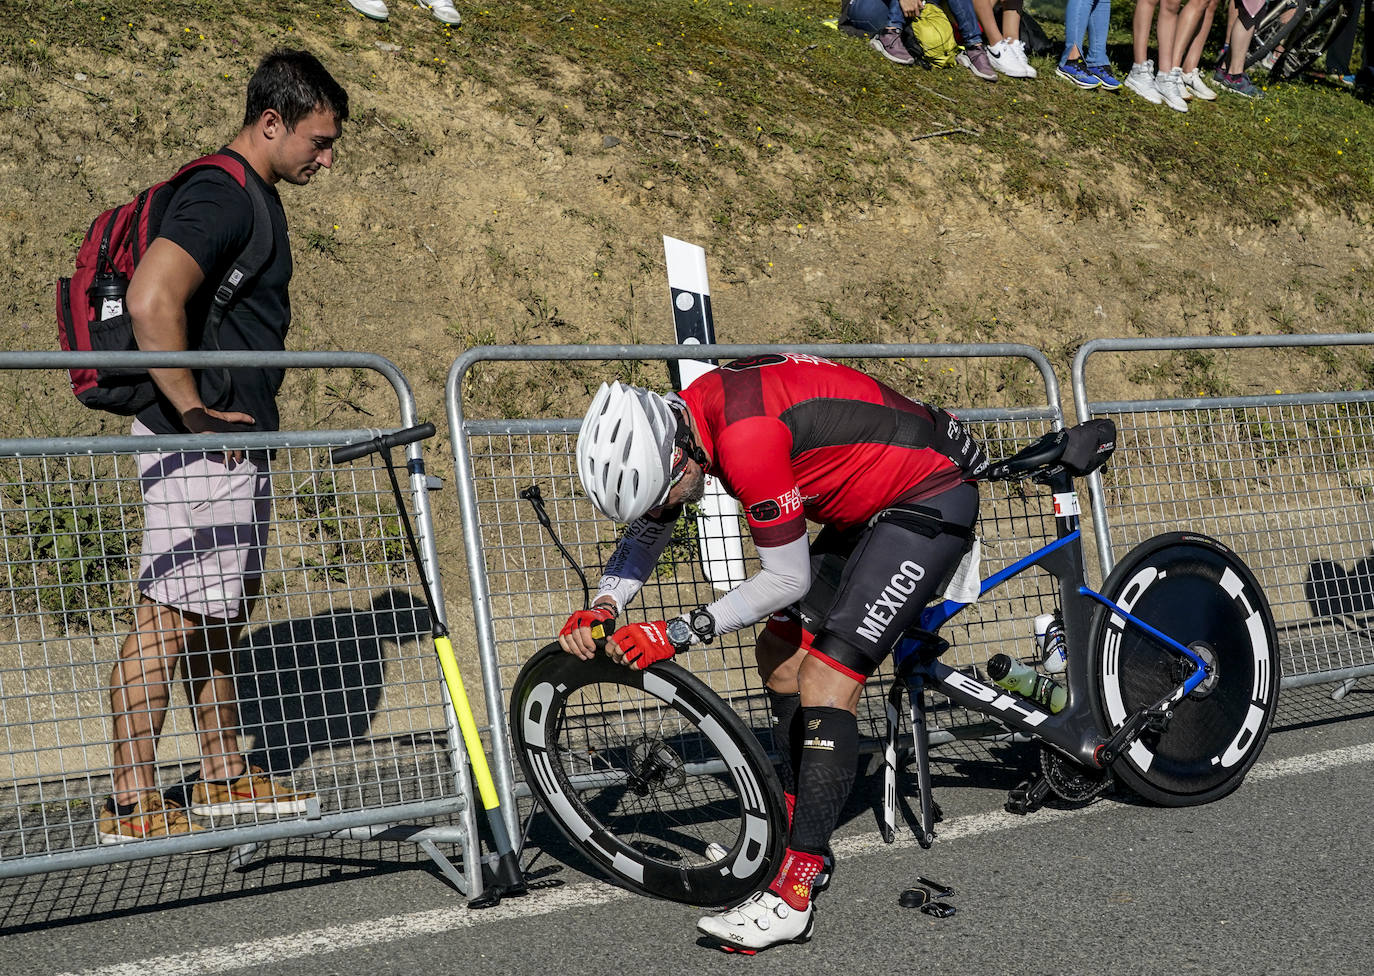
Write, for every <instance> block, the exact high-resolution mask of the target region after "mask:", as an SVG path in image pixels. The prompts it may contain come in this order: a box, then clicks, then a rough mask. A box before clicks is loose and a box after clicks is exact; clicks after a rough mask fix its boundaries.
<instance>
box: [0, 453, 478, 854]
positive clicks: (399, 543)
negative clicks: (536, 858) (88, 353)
mask: <svg viewBox="0 0 1374 976" xmlns="http://www.w3.org/2000/svg"><path fill="white" fill-rule="evenodd" d="M91 444H92V450H91V453H72V454H53V455H49V456H24V457H15V456H11V457H6V458H2V459H0V526H2V527H3V532H2V533H0V560H3V576H0V583H2V584H3V588H0V601H2V602H0V607H2V608H3V611H4V616H5V617H6V620H5V622H4V623H3V624H0V864H3V863H4V862H6V861H10V860H12V859H22V858H26V857H30V856H34V855H40V854H49V853H55V852H62V851H74V850H81V849H84V848H91V847H94V846H96V845H97V844H98V843H99V840H98V836H97V820H98V818H99V816H100V811H101V808H102V807H103V805H104V801H105V798H106V796H107V795H108V794H109V793H110V792H111V770H112V765H113V763H114V752H115V746H116V739H115V733H114V731H113V724H112V723H113V720H114V710H113V708H112V698H111V694H112V681H113V677H112V676H113V674H114V673H115V670H116V667H117V665H118V664H119V662H120V659H121V654H122V653H124V652H128V651H129V650H130V646H129V645H126V637H127V635H128V634H129V633H130V632H131V630H132V629H133V627H134V622H135V614H136V613H137V612H138V608H139V602H140V597H139V585H138V578H139V575H140V562H139V554H140V549H141V544H142V542H141V540H142V532H143V528H144V526H143V507H142V494H141V489H140V464H139V459H138V456H137V455H133V454H120V453H115V452H111V451H102V449H101V447H100V443H99V441H98V440H93V441H92V442H91ZM202 457H203V455H202ZM402 477H403V478H404V477H405V476H404V472H403V473H402ZM271 482H272V496H273V497H272V511H271V518H270V522H269V526H270V527H269V531H268V533H267V536H266V547H265V559H264V566H263V576H262V595H261V598H260V599H259V600H258V601H257V605H256V606H255V607H254V608H253V611H252V613H251V617H250V618H249V620H248V623H247V625H246V627H245V628H244V629H243V632H242V635H241V637H240V638H239V640H238V643H237V646H236V647H235V648H234V650H233V652H232V654H233V661H234V677H233V678H232V680H231V682H230V683H229V684H228V685H222V686H221V687H220V688H219V689H218V700H217V702H215V703H214V705H213V707H216V708H217V709H218V710H219V711H218V714H221V715H222V716H223V717H224V718H225V720H226V721H227V722H228V723H229V724H231V725H232V724H233V723H234V720H235V718H236V719H237V724H238V727H239V735H238V737H237V742H236V743H235V744H231V746H230V748H234V746H235V745H236V746H237V748H238V749H239V750H240V751H241V752H242V753H244V754H245V755H246V756H247V758H248V760H249V762H251V763H253V764H255V765H257V766H259V767H261V768H262V769H263V770H265V771H267V772H268V773H270V774H271V776H272V777H274V778H275V779H276V780H277V781H278V783H279V784H280V786H281V788H283V789H289V790H291V791H294V792H295V793H297V794H301V796H299V797H298V800H299V803H298V805H299V806H300V808H301V811H302V812H299V813H293V814H291V815H289V818H295V819H299V820H300V824H301V832H302V833H304V832H308V831H309V830H310V829H311V824H312V822H318V818H319V817H321V816H323V817H328V816H329V815H331V814H335V813H352V812H357V811H365V810H377V811H383V812H381V813H379V814H378V816H377V820H382V819H384V817H385V813H384V811H385V809H386V808H387V807H389V806H392V805H395V804H400V803H408V804H414V803H417V802H420V803H423V802H426V801H439V800H452V799H453V798H455V797H456V796H458V792H457V788H456V786H455V778H454V775H453V771H452V763H451V761H450V758H449V743H448V741H447V733H446V731H445V729H446V727H447V725H446V709H445V706H444V703H443V698H442V691H441V688H442V685H441V683H440V681H439V680H438V674H437V666H436V664H435V663H434V661H433V657H434V655H433V650H432V648H431V645H430V640H429V616H428V610H427V609H426V606H425V602H424V597H423V592H422V589H421V587H420V583H419V578H418V576H417V575H416V573H417V571H416V569H415V567H414V565H413V563H412V561H411V559H410V557H409V555H408V552H407V550H406V547H405V544H404V539H403V535H402V530H401V526H400V522H399V520H398V518H397V515H396V509H395V503H394V500H393V496H392V492H391V487H390V482H389V480H388V479H387V474H386V471H385V469H384V468H383V467H382V466H381V462H380V460H379V459H377V458H375V457H374V458H371V459H365V460H363V461H359V462H355V463H353V464H349V465H344V466H340V467H338V468H335V467H334V466H333V465H331V463H330V461H329V458H328V451H327V450H325V449H313V450H307V449H302V448H292V449H282V450H278V451H277V452H275V458H274V460H273V461H272V463H271ZM402 484H403V485H404V484H405V482H404V481H403V482H402ZM409 497H413V496H409ZM418 528H419V530H420V531H422V532H423V531H425V526H424V525H421V526H418ZM205 619H206V620H207V621H209V624H208V625H207V626H206V627H204V628H200V629H198V630H195V631H193V636H192V637H191V646H192V647H193V648H194V647H197V646H203V645H199V644H198V643H197V642H199V641H202V640H211V641H213V640H215V639H217V638H216V637H214V636H213V634H214V632H215V631H216V629H217V628H216V626H214V624H215V621H214V620H213V619H212V618H205ZM218 630H219V631H220V632H221V636H222V632H223V630H224V628H223V625H222V623H221V624H219V626H218ZM160 633H161V634H162V635H163V636H166V637H168V638H170V635H171V631H170V630H167V629H163V630H161V631H160ZM122 648H123V649H124V651H123V652H122V650H121V649H122ZM135 656H136V655H135ZM196 657H197V655H196V654H191V655H189V656H186V657H181V658H179V659H178V660H179V664H180V668H179V671H178V673H177V674H176V675H174V676H170V677H169V680H167V681H165V682H164V681H162V680H160V677H159V676H158V675H157V674H155V673H153V672H151V671H150V670H148V669H147V667H146V666H144V665H142V664H139V663H138V662H137V661H133V662H130V661H127V660H126V662H125V670H126V672H127V671H128V669H129V668H131V667H132V668H134V669H135V673H137V674H140V675H142V679H141V680H134V681H133V682H132V684H133V685H136V686H139V689H140V690H141V691H143V692H145V693H144V694H141V695H139V696H138V697H139V698H140V699H141V700H142V701H144V702H147V701H153V702H154V705H144V706H142V707H141V709H139V710H140V711H141V712H142V713H143V714H142V716H141V717H142V719H143V722H144V726H145V727H146V726H147V725H148V724H150V723H151V722H152V721H153V720H154V718H155V712H156V708H155V701H156V697H157V695H158V693H159V691H165V692H166V693H170V708H169V710H168V712H167V716H166V724H165V726H164V728H163V734H162V736H161V740H160V742H159V744H158V749H157V765H156V778H157V782H158V785H159V787H160V788H161V791H162V792H163V794H164V796H165V797H166V798H167V799H169V800H172V801H173V802H181V803H183V804H185V803H186V802H187V794H188V792H189V791H190V790H191V789H192V787H193V785H194V783H195V781H196V780H197V778H198V776H199V765H200V761H201V754H202V749H203V748H204V749H209V748H213V746H211V745H210V744H209V743H208V741H205V737H204V736H198V734H197V725H196V722H195V721H193V718H192V715H191V710H190V709H189V707H188V706H187V695H188V694H190V693H191V692H189V691H188V689H187V683H186V674H187V668H188V664H187V662H188V661H190V660H194V659H196ZM199 657H200V658H201V659H202V660H203V658H204V655H203V654H201V655H199ZM213 688H214V686H213V685H207V686H206V689H205V691H204V692H203V696H208V695H210V693H211V689H213ZM208 701H209V699H208V698H207V697H202V699H201V702H202V704H205V703H206V702H208ZM206 714H208V713H205V712H202V713H201V715H202V717H204V716H205V715H206ZM202 724H205V723H203V722H202ZM207 734H208V733H207ZM221 748H222V747H221ZM446 808H447V809H452V808H453V804H452V803H451V802H450V803H447V804H446ZM436 809H437V807H436ZM279 819H281V816H280V815H275V816H274V815H268V814H264V813H262V812H260V810H254V811H250V812H243V811H240V812H237V813H234V814H232V815H221V816H215V817H213V818H207V817H201V816H192V817H191V818H190V820H191V823H192V824H193V826H194V827H195V828H198V829H200V830H203V831H207V832H208V833H210V834H213V835H214V841H213V843H212V842H207V846H224V844H225V843H228V842H232V840H233V830H234V829H235V828H236V827H242V826H245V825H251V824H256V823H261V822H266V821H268V820H272V821H277V820H279Z"/></svg>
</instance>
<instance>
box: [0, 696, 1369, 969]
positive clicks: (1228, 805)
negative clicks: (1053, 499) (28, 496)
mask: <svg viewBox="0 0 1374 976" xmlns="http://www.w3.org/2000/svg"><path fill="white" fill-rule="evenodd" d="M1329 690H1330V689H1329V688H1321V689H1309V690H1302V691H1293V692H1289V693H1287V694H1286V695H1285V697H1284V700H1283V702H1282V704H1281V707H1280V713H1279V717H1278V721H1277V723H1276V726H1275V730H1274V732H1273V734H1272V735H1271V737H1270V740H1269V744H1268V746H1267V748H1266V750H1265V753H1264V756H1263V757H1262V759H1261V761H1260V763H1259V765H1257V766H1256V767H1255V769H1254V770H1253V771H1252V773H1251V775H1250V777H1249V779H1248V780H1247V781H1246V783H1245V785H1244V786H1243V787H1242V788H1241V789H1240V790H1239V791H1238V792H1236V793H1235V794H1233V795H1232V796H1230V797H1228V798H1226V799H1224V800H1222V801H1220V802H1217V803H1214V804H1211V805H1208V806H1204V807H1196V808H1191V809H1182V810H1163V809H1158V808H1152V807H1147V806H1142V805H1138V804H1136V803H1133V802H1130V800H1129V799H1128V798H1123V797H1110V798H1105V799H1102V800H1099V801H1097V802H1095V803H1094V804H1092V805H1091V806H1089V807H1086V808H1082V809H1078V810H1043V811H1041V812H1038V813H1036V814H1033V815H1031V816H1029V817H1014V816H1012V815H1010V814H1007V813H1005V812H1003V811H1002V809H1001V804H1002V801H1003V799H1004V796H1005V790H1006V789H1007V788H1008V787H1009V786H1011V785H1014V784H1015V783H1016V781H1017V780H1018V779H1019V778H1021V774H1022V772H1024V770H1025V769H1026V768H1028V765H1029V763H1030V762H1031V760H1032V756H1031V753H1030V752H1029V750H1028V749H1027V748H1025V747H1020V746H997V747H991V749H989V748H985V747H982V746H977V747H969V746H958V747H949V748H947V749H946V750H944V751H943V752H942V754H943V755H944V756H945V757H946V758H945V759H944V760H943V761H942V762H941V763H940V765H939V766H938V767H937V769H936V786H937V797H938V798H939V800H940V802H941V804H942V805H943V807H944V809H945V813H946V822H945V823H944V824H942V825H941V831H940V836H939V838H938V839H937V841H936V844H935V847H934V848H933V849H932V850H930V851H922V850H920V849H919V848H918V847H917V846H916V844H915V842H914V839H913V838H912V837H911V836H910V834H904V835H901V836H899V838H898V841H897V843H896V844H894V845H892V846H890V847H889V846H886V845H884V844H883V843H882V842H881V840H880V838H879V837H878V834H877V831H876V829H875V828H874V820H873V812H872V807H871V804H872V802H873V800H874V799H875V798H876V787H877V784H878V780H877V779H868V778H864V777H861V778H860V781H859V786H858V790H857V791H856V800H855V802H854V803H852V804H851V805H850V808H849V809H848V810H847V811H846V814H845V818H844V823H843V825H842V827H841V830H840V832H839V834H838V837H837V842H836V848H837V852H838V853H839V855H840V866H839V869H838V871H837V873H836V877H835V882H834V884H833V885H832V887H831V889H830V891H829V892H827V893H826V894H825V895H823V896H822V898H821V901H820V911H819V915H818V921H817V932H816V938H815V939H814V940H813V941H812V942H811V943H809V944H807V945H804V946H785V947H779V948H777V949H774V950H770V951H769V952H766V953H763V954H761V955H759V956H755V957H752V958H747V957H742V956H731V955H726V954H724V953H721V952H719V951H717V950H715V949H710V948H706V947H704V946H702V945H699V944H698V943H697V937H696V935H695V932H694V928H693V923H694V921H695V919H696V917H697V915H698V914H699V912H698V911H696V910H694V909H691V908H688V907H685V906H678V905H670V904H665V903H660V902H655V901H650V900H648V899H644V898H640V897H637V896H633V895H630V894H627V893H625V892H623V891H621V890H619V889H616V888H613V887H610V886H609V885H606V884H604V883H602V882H600V881H597V880H595V879H593V878H589V877H588V876H587V875H585V874H584V873H582V870H581V865H579V864H578V863H577V862H576V860H575V858H571V857H570V858H569V860H570V862H571V863H569V864H565V863H564V862H563V861H561V860H560V859H559V857H558V855H559V854H560V853H562V852H564V849H563V848H562V846H561V845H560V844H559V843H558V842H557V841H556V840H555V839H554V838H552V837H550V836H548V834H547V831H546V830H545V829H544V827H543V825H542V824H541V822H540V820H539V819H536V821H535V827H534V833H533V835H532V836H533V844H532V847H531V849H530V856H531V857H532V858H533V860H532V863H531V865H530V873H531V876H532V878H533V879H534V882H535V888H536V890H534V891H533V892H532V893H531V894H530V895H529V896H527V897H525V898H520V899H506V900H505V901H504V902H503V903H502V904H501V905H500V906H499V907H497V908H495V909H491V910H488V911H483V912H477V911H471V910H469V909H467V908H466V906H465V903H464V899H463V898H462V897H461V896H460V895H458V894H457V893H456V892H454V891H453V890H452V889H450V888H448V887H447V886H446V885H445V884H444V882H443V881H442V880H441V879H440V878H439V876H438V875H437V873H436V872H435V871H434V870H433V869H432V868H431V867H430V866H429V862H428V861H427V860H426V859H425V858H424V857H423V856H422V855H419V854H418V852H416V851H415V850H414V849H413V848H410V847H406V846H392V845H376V844H367V845H364V844H358V843H351V842H349V843H342V842H334V841H330V842H322V841H313V840H297V841H290V842H279V843H277V844H274V845H272V846H271V847H270V848H269V849H268V851H267V856H266V857H265V858H263V859H262V860H260V861H258V862H256V863H255V864H254V865H252V866H250V867H249V868H248V869H247V870H244V871H229V870H227V868H226V862H225V859H224V856H223V855H222V854H217V855H209V856H204V857H194V858H183V859H179V860H175V861H172V860H159V861H147V862H136V863H133V864H126V865H118V866H112V867H108V868H102V869H92V870H88V871H81V872H69V873H64V874H54V875H47V876H39V877H34V878H27V879H15V880H9V881H0V910H2V911H3V913H4V915H3V922H0V934H3V935H4V936H5V938H4V939H3V942H0V973H3V974H6V976H8V974H30V973H32V974H48V973H92V974H93V973H103V974H111V976H114V974H120V976H124V974H128V976H132V974H145V973H146V974H151V976H183V974H197V976H199V974H208V973H273V974H295V973H300V974H311V976H322V974H329V973H340V974H342V973H349V974H352V973H368V974H378V976H380V974H390V973H396V974H401V973H405V974H412V973H462V974H474V976H475V974H482V973H517V972H519V973H554V974H557V976H580V974H584V973H585V974H598V976H600V974H602V973H606V972H608V971H616V970H619V969H632V970H633V971H635V972H650V973H652V972H668V971H673V972H689V973H726V972H729V973H735V972H742V971H744V970H745V969H747V970H748V971H749V972H751V973H793V972H805V973H846V974H857V973H893V974H896V973H907V972H913V973H915V972H920V973H922V974H925V973H934V974H940V976H944V974H958V973H977V974H982V973H1003V972H1006V973H1011V972H1015V973H1030V974H1035V973H1045V974H1050V973H1055V974H1058V973H1102V972H1110V973H1113V974H1118V973H1165V972H1168V973H1192V972H1203V973H1208V974H1214V976H1215V974H1230V973H1246V974H1256V973H1285V974H1289V973H1321V974H1327V973H1330V974H1345V973H1365V972H1368V971H1369V970H1370V968H1371V966H1370V961H1369V954H1370V941H1371V939H1370V937H1371V935H1372V934H1374V923H1371V918H1374V880H1371V873H1370V869H1369V864H1370V863H1371V862H1374V837H1372V836H1371V811H1372V810H1374V679H1366V680H1365V681H1364V682H1363V683H1362V686H1357V688H1356V690H1355V691H1353V692H1351V694H1350V695H1349V696H1348V697H1347V698H1346V699H1345V700H1344V701H1343V702H1340V703H1333V702H1331V701H1330V700H1329V698H1328V697H1327V696H1328V693H1329ZM1008 762H1009V763H1010V764H1011V767H1012V768H1008V766H1007V765H1006V763H1008ZM545 844H547V845H548V846H547V849H545V848H544V847H543V846H542V845H545ZM917 874H923V875H926V876H927V877H931V878H935V879H938V880H940V881H943V882H945V883H946V884H949V885H951V886H952V887H954V888H955V889H956V893H955V895H954V897H953V898H952V899H951V902H952V903H953V904H954V905H955V906H956V907H957V909H958V914H956V915H955V916H953V917H952V918H949V919H944V920H937V919H932V918H930V917H928V916H926V915H923V914H921V913H919V912H916V911H913V910H909V909H903V908H901V907H899V906H898V904H897V895H898V893H899V892H900V891H901V890H902V889H903V888H905V887H908V886H909V885H910V884H911V883H912V881H913V880H914V878H915V876H916V875H917Z"/></svg>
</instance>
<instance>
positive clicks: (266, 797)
mask: <svg viewBox="0 0 1374 976" xmlns="http://www.w3.org/2000/svg"><path fill="white" fill-rule="evenodd" d="M314 796H315V794H314V793H298V792H296V791H295V790H294V789H292V788H291V786H289V785H288V784H286V783H284V782H280V781H278V780H274V779H271V778H269V777H268V775H267V773H266V772H264V771H263V770H261V769H259V768H258V767H257V766H251V767H249V769H248V772H247V773H245V774H244V775H243V776H240V777H239V778H238V779H236V780H234V782H232V783H229V784H225V783H206V782H203V781H202V782H199V783H197V784H196V785H195V787H194V788H192V790H191V812H192V813H194V814H195V815H196V816H197V817H225V816H228V815H230V814H235V813H269V814H289V813H297V814H299V813H305V812H306V809H307V803H306V801H308V800H310V799H313V798H314Z"/></svg>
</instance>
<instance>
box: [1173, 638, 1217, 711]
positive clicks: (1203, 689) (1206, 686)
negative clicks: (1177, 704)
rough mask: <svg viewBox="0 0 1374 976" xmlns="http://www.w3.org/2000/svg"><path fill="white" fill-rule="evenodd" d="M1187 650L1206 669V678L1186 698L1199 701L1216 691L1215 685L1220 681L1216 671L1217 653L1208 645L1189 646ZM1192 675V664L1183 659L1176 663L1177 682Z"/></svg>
mask: <svg viewBox="0 0 1374 976" xmlns="http://www.w3.org/2000/svg"><path fill="white" fill-rule="evenodd" d="M1188 650H1190V651H1192V652H1193V653H1194V654H1196V655H1197V656H1198V657H1200V658H1201V659H1202V663H1203V665H1204V666H1205V667H1206V669H1207V677H1205V678H1203V679H1202V683H1201V684H1200V685H1198V686H1197V687H1196V688H1194V689H1193V691H1192V693H1191V694H1190V695H1189V696H1188V697H1189V698H1192V699H1194V700H1195V701H1201V700H1202V699H1204V698H1206V697H1207V696H1208V695H1210V694H1211V693H1212V692H1213V691H1215V690H1216V687H1217V683H1218V682H1220V681H1221V672H1220V671H1218V670H1217V653H1216V651H1214V650H1213V649H1212V647H1211V646H1210V645H1208V644H1202V643H1196V644H1189V645H1188ZM1192 673H1193V662H1192V661H1190V660H1188V659H1187V658H1183V659H1182V660H1180V661H1179V662H1178V680H1179V681H1180V682H1182V681H1185V680H1187V678H1188V676H1189V675H1190V674H1192Z"/></svg>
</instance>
